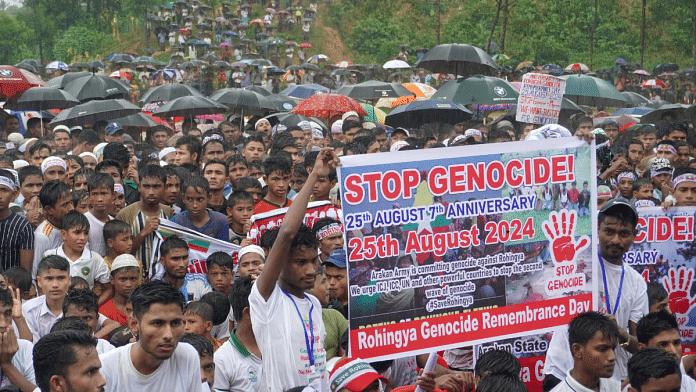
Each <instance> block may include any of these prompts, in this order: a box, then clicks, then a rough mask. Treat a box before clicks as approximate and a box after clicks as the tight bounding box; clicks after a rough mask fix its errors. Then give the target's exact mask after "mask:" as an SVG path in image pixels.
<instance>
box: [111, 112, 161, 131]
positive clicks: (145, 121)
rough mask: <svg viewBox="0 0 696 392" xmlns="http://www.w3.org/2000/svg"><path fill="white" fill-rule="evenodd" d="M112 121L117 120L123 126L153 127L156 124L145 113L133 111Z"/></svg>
mask: <svg viewBox="0 0 696 392" xmlns="http://www.w3.org/2000/svg"><path fill="white" fill-rule="evenodd" d="M112 121H113V122H117V123H119V124H121V125H122V126H124V127H147V128H150V127H154V126H157V125H158V124H157V122H156V121H155V120H153V119H152V118H151V117H150V116H148V115H147V114H145V113H135V114H131V115H130V116H126V117H121V118H117V119H115V120H112Z"/></svg>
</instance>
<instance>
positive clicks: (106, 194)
mask: <svg viewBox="0 0 696 392" xmlns="http://www.w3.org/2000/svg"><path fill="white" fill-rule="evenodd" d="M87 190H88V192H89V204H90V205H91V206H92V208H90V210H89V211H88V212H87V213H86V214H85V217H87V220H89V225H90V231H89V241H88V244H89V249H90V250H91V251H92V252H96V253H97V254H99V255H100V256H104V255H105V254H106V251H107V248H106V243H105V242H104V224H106V223H107V222H109V221H110V220H111V219H113V218H112V217H111V216H109V210H110V209H111V207H113V205H114V179H113V178H112V177H111V176H110V175H108V174H106V173H95V174H94V175H93V176H92V177H90V178H89V180H87Z"/></svg>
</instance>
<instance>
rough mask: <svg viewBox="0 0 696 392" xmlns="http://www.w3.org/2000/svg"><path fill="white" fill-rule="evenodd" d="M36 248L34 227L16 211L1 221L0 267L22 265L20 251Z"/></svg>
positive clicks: (8, 267) (5, 268)
mask: <svg viewBox="0 0 696 392" xmlns="http://www.w3.org/2000/svg"><path fill="white" fill-rule="evenodd" d="M33 248H34V228H33V227H31V224H30V223H29V221H27V219H26V218H24V217H23V216H21V215H17V214H15V213H14V212H12V213H10V216H8V217H7V218H5V219H3V220H1V221H0V263H1V264H0V267H2V271H6V270H8V269H10V268H12V267H17V266H20V262H19V251H20V250H25V249H33Z"/></svg>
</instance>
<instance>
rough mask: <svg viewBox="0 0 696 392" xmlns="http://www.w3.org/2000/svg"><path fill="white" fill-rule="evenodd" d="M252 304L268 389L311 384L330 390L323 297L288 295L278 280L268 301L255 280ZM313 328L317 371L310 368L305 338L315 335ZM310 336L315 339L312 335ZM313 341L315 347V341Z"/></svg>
mask: <svg viewBox="0 0 696 392" xmlns="http://www.w3.org/2000/svg"><path fill="white" fill-rule="evenodd" d="M293 302H294V304H293ZM295 304H296V305H297V308H295ZM249 307H250V310H251V323H252V325H253V329H254V335H255V336H256V342H257V343H258V345H259V349H260V350H261V354H262V357H263V369H264V377H265V379H266V385H267V386H268V390H269V391H272V392H275V391H285V390H287V389H290V388H294V387H298V386H301V385H308V384H309V385H312V386H313V387H314V388H315V389H316V390H318V391H320V392H329V373H328V371H327V370H326V351H324V339H325V338H326V329H325V328H324V322H323V320H322V317H321V304H320V303H319V300H318V299H316V298H315V297H313V296H311V295H305V298H298V297H295V296H292V295H291V294H288V295H286V294H285V293H284V292H283V291H282V290H281V288H280V286H278V284H277V283H276V285H275V287H274V288H273V292H272V293H271V296H270V297H269V298H268V301H265V300H264V299H263V297H262V296H261V293H260V292H259V289H258V287H257V286H256V283H254V286H253V287H252V289H251V294H250V295H249ZM298 310H299V313H300V314H301V315H302V320H300V317H299V315H298ZM310 310H311V321H312V327H311V328H310V322H309V321H310ZM305 331H306V334H305V333H304V332H305ZM310 331H312V333H313V335H314V344H313V350H312V352H313V353H314V360H315V363H314V369H315V371H314V373H312V370H311V368H310V361H309V357H308V356H307V352H308V350H307V340H305V336H307V337H310V336H311V334H310ZM309 340H310V341H311V337H310V339H309ZM278 342H283V344H278ZM309 344H310V348H311V346H312V344H311V342H310V343H309ZM310 378H311V380H310Z"/></svg>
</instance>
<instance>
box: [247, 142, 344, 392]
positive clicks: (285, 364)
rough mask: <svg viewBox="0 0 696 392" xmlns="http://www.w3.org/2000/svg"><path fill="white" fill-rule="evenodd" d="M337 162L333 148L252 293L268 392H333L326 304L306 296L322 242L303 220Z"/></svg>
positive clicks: (320, 160) (290, 215)
mask: <svg viewBox="0 0 696 392" xmlns="http://www.w3.org/2000/svg"><path fill="white" fill-rule="evenodd" d="M338 162H339V161H338V157H337V156H336V154H335V153H334V152H333V150H332V149H329V148H325V149H323V150H321V151H320V152H319V156H318V157H317V160H316V163H315V164H314V169H313V170H312V173H311V174H310V175H309V177H308V178H307V182H306V183H305V185H304V186H303V187H302V190H301V191H300V193H298V194H297V196H296V197H295V200H294V202H293V203H292V205H291V206H290V208H289V209H288V212H287V213H286V214H285V219H284V220H283V223H282V225H281V226H280V231H279V232H278V236H277V238H276V241H275V243H274V244H273V247H272V248H271V251H270V253H269V254H268V257H267V258H266V264H265V265H264V268H263V271H261V274H260V275H259V277H258V278H257V279H256V282H255V283H254V285H253V287H252V290H251V295H249V307H250V310H251V312H250V315H251V324H252V328H253V331H254V336H255V337H256V341H257V343H258V347H259V350H260V352H261V355H262V359H263V376H264V378H265V382H266V386H267V388H268V390H269V391H285V390H288V389H290V388H294V387H298V386H302V385H311V386H312V387H313V388H314V389H315V390H317V391H319V392H328V391H329V374H328V372H327V369H326V351H325V350H324V338H325V336H326V330H325V328H324V322H323V321H322V316H321V304H320V303H319V300H318V299H317V298H316V297H314V296H310V295H307V294H305V292H304V291H305V290H307V289H311V288H313V287H314V279H315V277H316V272H317V267H318V266H319V258H318V254H317V246H318V242H317V237H316V235H315V234H314V233H313V232H312V231H311V229H309V228H308V227H307V226H304V225H303V224H302V221H303V219H304V216H305V213H306V211H307V203H308V202H309V197H310V196H311V194H312V189H313V188H314V184H315V183H316V182H317V179H318V178H319V177H321V176H327V175H328V173H329V170H330V169H331V168H333V167H335V166H336V165H337V164H338ZM278 342H282V344H278Z"/></svg>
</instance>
